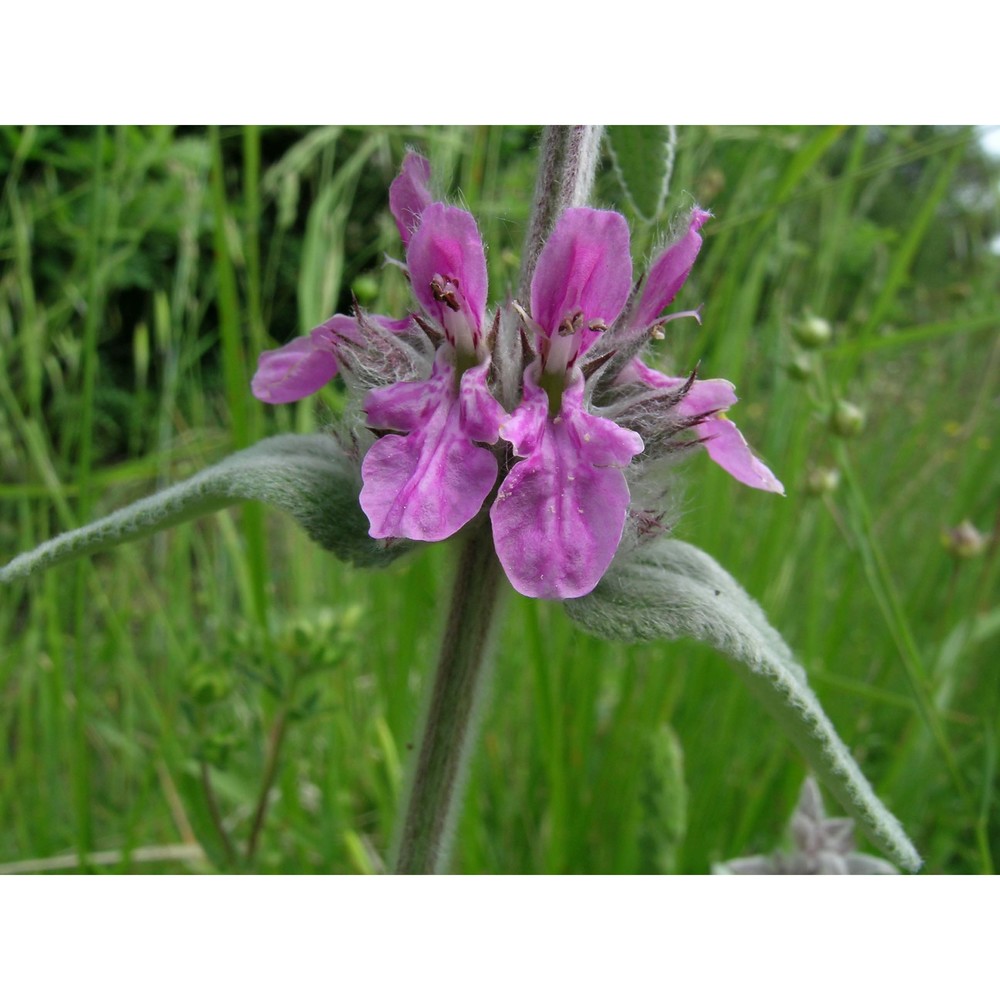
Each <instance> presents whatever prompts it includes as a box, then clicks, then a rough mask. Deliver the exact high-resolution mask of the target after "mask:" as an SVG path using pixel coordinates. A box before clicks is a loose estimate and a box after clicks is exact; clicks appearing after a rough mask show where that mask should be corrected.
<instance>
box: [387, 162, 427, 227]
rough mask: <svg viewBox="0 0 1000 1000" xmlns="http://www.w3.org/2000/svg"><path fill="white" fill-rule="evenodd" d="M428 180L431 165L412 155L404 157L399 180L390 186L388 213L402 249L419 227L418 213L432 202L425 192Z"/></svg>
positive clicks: (419, 214)
mask: <svg viewBox="0 0 1000 1000" xmlns="http://www.w3.org/2000/svg"><path fill="white" fill-rule="evenodd" d="M430 180H431V165H430V162H429V161H428V160H426V159H425V158H424V157H422V156H420V155H419V154H418V153H412V152H411V153H407V154H406V158H405V159H404V160H403V166H402V168H401V169H400V171H399V176H398V177H397V178H396V179H395V180H394V181H393V182H392V184H390V185H389V209H390V210H391V211H392V214H393V217H394V218H395V220H396V228H397V229H398V230H399V235H400V237H401V238H402V240H403V246H404V247H405V246H406V245H407V244H408V243H409V242H410V236H411V235H412V234H413V233H414V231H415V230H416V228H417V226H419V225H420V216H421V213H422V212H423V211H424V209H425V208H427V206H428V205H429V204H430V203H431V202H432V201H433V200H434V199H433V198H432V197H431V192H430V189H429V188H428V185H429V184H430Z"/></svg>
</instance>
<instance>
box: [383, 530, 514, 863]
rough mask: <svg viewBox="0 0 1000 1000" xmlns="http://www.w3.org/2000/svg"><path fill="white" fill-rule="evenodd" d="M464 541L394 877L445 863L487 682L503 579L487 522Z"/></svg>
mask: <svg viewBox="0 0 1000 1000" xmlns="http://www.w3.org/2000/svg"><path fill="white" fill-rule="evenodd" d="M464 545H465V547H464V548H463V549H462V551H461V554H460V556H459V562H458V570H457V572H456V574H455V582H454V588H453V593H452V598H451V608H450V610H449V612H448V621H447V624H446V625H445V631H444V637H443V639H442V642H441V653H440V656H439V659H438V667H437V673H436V675H435V677H434V686H433V689H432V690H431V692H430V697H429V699H428V701H427V704H426V708H425V714H424V723H423V729H422V732H421V737H420V742H419V744H418V746H419V749H418V751H417V760H416V764H415V766H414V770H413V777H412V779H411V781H410V784H409V789H408V792H407V796H406V802H405V806H404V812H403V826H402V829H401V832H400V834H399V838H398V847H397V852H396V864H395V866H394V870H395V872H396V873H397V874H400V875H430V874H434V873H435V872H440V871H442V870H443V869H444V867H445V865H446V864H447V861H448V853H449V849H450V846H451V845H450V841H451V834H452V830H453V827H454V823H455V818H456V814H457V812H458V806H459V804H460V802H461V798H462V792H463V790H464V788H465V779H466V776H467V772H468V756H469V750H470V748H471V746H472V744H473V740H474V736H475V733H476V730H477V728H478V726H477V723H478V721H479V707H480V704H481V701H482V694H483V691H484V690H485V688H486V680H487V675H488V672H489V671H488V665H489V652H490V650H489V644H490V637H491V635H492V632H493V626H494V623H495V621H496V619H497V614H496V612H497V607H498V605H499V598H500V596H501V590H500V584H501V581H502V580H503V572H502V570H501V568H500V564H499V562H498V561H497V557H496V554H495V552H494V551H493V536H492V533H491V531H490V522H489V521H488V520H486V521H484V522H483V523H482V524H480V525H479V526H478V527H477V528H476V529H475V530H474V532H473V533H472V534H471V535H469V537H468V538H467V539H466V540H465V543H464Z"/></svg>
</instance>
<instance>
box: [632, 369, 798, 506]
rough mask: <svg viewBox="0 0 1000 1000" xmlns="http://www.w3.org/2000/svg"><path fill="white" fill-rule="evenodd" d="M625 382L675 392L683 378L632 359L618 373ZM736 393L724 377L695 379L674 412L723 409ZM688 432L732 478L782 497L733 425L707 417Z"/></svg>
mask: <svg viewBox="0 0 1000 1000" xmlns="http://www.w3.org/2000/svg"><path fill="white" fill-rule="evenodd" d="M622 375H623V376H624V378H625V379H626V380H634V381H639V382H642V383H644V384H645V385H648V386H649V387H650V388H653V389H676V388H678V387H679V386H681V385H683V384H684V383H685V382H686V381H687V379H684V378H676V377H674V376H672V375H664V374H663V372H660V371H657V370H656V369H655V368H650V367H649V366H648V365H645V364H643V363H642V362H641V361H640V360H639V359H638V358H633V359H632V360H631V361H630V362H629V363H628V365H627V366H626V367H625V369H624V370H623V372H622ZM736 401H737V400H736V390H735V388H734V387H733V384H732V382H728V381H726V379H724V378H710V379H704V380H701V379H695V380H694V383H693V385H692V386H691V388H690V389H689V390H688V392H687V394H686V395H685V396H684V398H683V399H682V400H681V401H680V402H679V403H678V404H677V412H678V413H679V414H680V415H681V416H684V417H696V416H698V415H699V414H700V413H712V412H713V411H714V410H725V409H727V408H728V407H730V406H733V405H734V404H735V403H736ZM692 430H693V431H694V432H695V433H696V434H697V435H698V437H699V438H700V439H701V441H702V443H703V444H704V445H705V450H706V451H707V452H708V457H709V458H711V459H712V461H713V462H715V463H716V464H717V465H721V466H722V468H723V469H725V470H726V472H728V473H729V474H730V475H731V476H732V477H733V478H734V479H737V480H739V481H740V482H741V483H743V484H744V485H746V486H752V487H753V488H754V489H757V490H767V491H768V492H769V493H780V494H782V495H784V493H785V487H784V486H782V484H781V482H780V481H779V480H778V478H777V476H775V475H774V473H773V472H772V471H771V470H770V469H769V468H768V467H767V466H766V465H765V464H764V463H763V462H761V461H760V459H758V458H755V457H754V454H753V452H752V451H751V450H750V446H749V445H748V444H747V443H746V440H745V439H744V437H743V435H742V434H741V433H740V432H739V430H738V429H737V427H736V425H735V424H734V423H733V422H732V421H731V420H728V419H726V417H724V416H722V415H721V413H719V414H715V415H713V416H710V417H708V418H707V419H705V420H704V421H703V422H702V423H700V424H697V425H695V426H694V427H693V428H692Z"/></svg>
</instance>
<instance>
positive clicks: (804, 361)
mask: <svg viewBox="0 0 1000 1000" xmlns="http://www.w3.org/2000/svg"><path fill="white" fill-rule="evenodd" d="M785 371H786V372H788V377H789V378H790V379H794V381H796V382H808V381H809V380H810V379H811V378H812V377H813V376H814V375H815V374H816V371H815V369H814V368H813V363H812V361H811V359H810V358H809V355H808V354H796V355H795V356H794V357H793V358H792V359H791V361H789V362H788V364H787V365H786V366H785Z"/></svg>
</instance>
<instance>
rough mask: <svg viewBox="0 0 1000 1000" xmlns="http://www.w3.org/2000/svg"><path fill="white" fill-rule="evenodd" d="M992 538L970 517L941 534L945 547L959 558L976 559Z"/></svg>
mask: <svg viewBox="0 0 1000 1000" xmlns="http://www.w3.org/2000/svg"><path fill="white" fill-rule="evenodd" d="M989 540H990V536H989V535H984V534H983V533H982V532H981V531H980V530H979V529H978V528H977V527H976V526H975V525H974V524H973V523H972V522H971V521H970V520H969V519H968V518H966V519H965V520H964V521H963V522H962V523H961V524H959V525H957V526H956V527H954V528H949V529H948V530H947V531H945V532H944V533H943V534H942V536H941V542H942V543H943V545H944V547H945V548H946V549H947V550H948V551H949V552H951V553H952V555H955V556H957V557H958V558H959V559H974V558H975V557H976V556H978V555H982V554H983V552H984V551H985V550H986V545H987V543H988V542H989Z"/></svg>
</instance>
